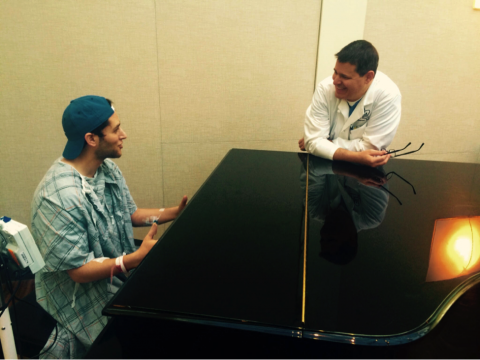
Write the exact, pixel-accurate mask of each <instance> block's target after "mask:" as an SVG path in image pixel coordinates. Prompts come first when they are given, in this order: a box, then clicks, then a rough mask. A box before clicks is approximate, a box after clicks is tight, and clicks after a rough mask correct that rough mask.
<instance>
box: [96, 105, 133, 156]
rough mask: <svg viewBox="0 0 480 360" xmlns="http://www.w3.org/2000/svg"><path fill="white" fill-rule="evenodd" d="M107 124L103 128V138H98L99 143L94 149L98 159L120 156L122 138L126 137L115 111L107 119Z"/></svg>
mask: <svg viewBox="0 0 480 360" xmlns="http://www.w3.org/2000/svg"><path fill="white" fill-rule="evenodd" d="M108 121H109V124H108V126H107V127H106V128H105V129H103V134H104V135H105V136H104V137H103V138H100V143H99V144H98V148H97V149H96V151H95V155H96V156H97V158H98V159H102V160H103V159H106V158H119V157H120V156H122V149H123V140H125V139H126V138H127V134H126V133H125V131H123V129H122V128H121V127H120V119H119V118H118V115H117V113H113V115H112V116H111V117H110V118H109V119H108Z"/></svg>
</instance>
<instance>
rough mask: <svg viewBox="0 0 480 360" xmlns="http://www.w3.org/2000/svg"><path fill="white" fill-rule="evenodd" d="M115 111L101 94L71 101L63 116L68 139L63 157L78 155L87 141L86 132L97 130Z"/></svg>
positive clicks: (64, 129) (71, 157)
mask: <svg viewBox="0 0 480 360" xmlns="http://www.w3.org/2000/svg"><path fill="white" fill-rule="evenodd" d="M113 113H114V109H113V107H112V106H110V104H109V103H108V101H107V99H105V98H104V97H101V96H95V95H87V96H82V97H80V98H78V99H75V100H72V101H70V104H69V105H68V106H67V108H66V109H65V111H64V112H63V117H62V125H63V131H64V132H65V135H66V136H67V139H68V141H67V145H66V146H65V150H63V157H64V158H65V159H69V160H72V159H75V158H76V157H78V155H80V153H81V152H82V149H83V146H84V143H85V134H86V133H89V132H91V131H92V130H95V129H96V128H97V127H99V126H100V125H101V124H103V123H104V122H105V121H107V120H108V119H109V118H110V117H111V116H112V115H113Z"/></svg>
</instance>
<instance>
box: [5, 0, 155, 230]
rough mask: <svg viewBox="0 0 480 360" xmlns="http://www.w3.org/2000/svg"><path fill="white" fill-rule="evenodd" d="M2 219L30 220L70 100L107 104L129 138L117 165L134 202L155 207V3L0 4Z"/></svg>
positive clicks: (61, 142) (58, 148) (60, 140)
mask: <svg viewBox="0 0 480 360" xmlns="http://www.w3.org/2000/svg"><path fill="white" fill-rule="evenodd" d="M0 26H1V31H0V48H1V49H2V50H1V52H0V83H1V84H2V91H1V92H0V124H1V129H2V130H1V135H0V157H1V158H2V161H1V172H2V175H1V178H0V191H1V192H0V215H1V214H9V215H11V216H12V217H14V218H15V219H16V220H18V221H20V222H23V223H26V224H28V223H29V217H30V202H31V199H32V195H33V192H34V190H35V188H36V186H37V184H38V183H39V181H40V180H41V178H42V176H43V175H44V174H45V172H46V171H47V169H48V168H49V166H50V165H51V163H52V162H53V160H54V159H56V158H58V157H59V156H61V153H62V151H63V147H64V146H65V143H66V138H65V136H64V134H63V130H62V127H61V117H62V113H63V110H64V109H65V107H66V106H67V105H68V103H69V102H70V100H72V99H74V98H76V97H79V96H82V95H87V94H98V95H103V96H106V97H109V98H111V99H112V100H114V102H115V106H116V109H117V112H118V114H119V116H120V120H121V121H122V126H123V127H124V128H125V130H126V132H127V134H128V139H127V141H126V144H125V148H124V156H123V158H122V159H121V160H119V164H120V167H121V169H122V171H123V173H124V175H125V177H126V179H127V183H128V185H129V187H130V189H131V192H132V194H133V196H134V198H135V200H136V202H137V204H138V205H139V206H152V207H153V206H160V204H161V203H162V202H163V199H162V191H161V189H162V173H161V158H160V144H159V139H160V123H159V121H158V120H159V119H158V118H159V101H158V71H157V69H158V67H157V51H156V50H157V44H156V30H155V11H154V3H153V2H151V1H140V2H139V1H121V2H118V1H112V0H109V1H81V2H79V1H38V2H31V1H10V2H2V3H1V4H0Z"/></svg>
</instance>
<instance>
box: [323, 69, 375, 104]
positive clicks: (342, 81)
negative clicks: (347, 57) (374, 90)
mask: <svg viewBox="0 0 480 360" xmlns="http://www.w3.org/2000/svg"><path fill="white" fill-rule="evenodd" d="M356 68H357V67H356V66H355V65H352V64H350V63H348V62H346V63H341V62H339V61H338V60H337V63H336V64H335V68H334V69H333V76H332V79H333V85H335V97H336V98H337V99H345V100H347V101H356V100H358V99H360V98H361V97H362V96H363V95H364V94H365V93H366V92H367V90H368V87H369V86H370V83H371V81H372V80H373V78H374V77H375V73H374V72H373V71H369V72H367V73H366V74H365V75H363V76H360V75H359V74H358V73H357V71H356Z"/></svg>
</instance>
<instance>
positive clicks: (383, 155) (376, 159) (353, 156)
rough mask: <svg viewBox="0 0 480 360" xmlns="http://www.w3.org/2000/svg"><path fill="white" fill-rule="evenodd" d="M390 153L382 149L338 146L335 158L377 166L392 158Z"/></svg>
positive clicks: (336, 159)
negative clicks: (347, 148)
mask: <svg viewBox="0 0 480 360" xmlns="http://www.w3.org/2000/svg"><path fill="white" fill-rule="evenodd" d="M390 156H391V155H389V154H387V152H386V151H384V150H382V151H379V150H363V151H358V152H357V151H350V150H346V149H342V148H338V149H337V150H336V151H335V153H334V154H333V160H335V161H348V162H354V163H357V164H363V165H367V166H371V167H377V166H381V165H385V164H386V163H387V161H388V159H390Z"/></svg>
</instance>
